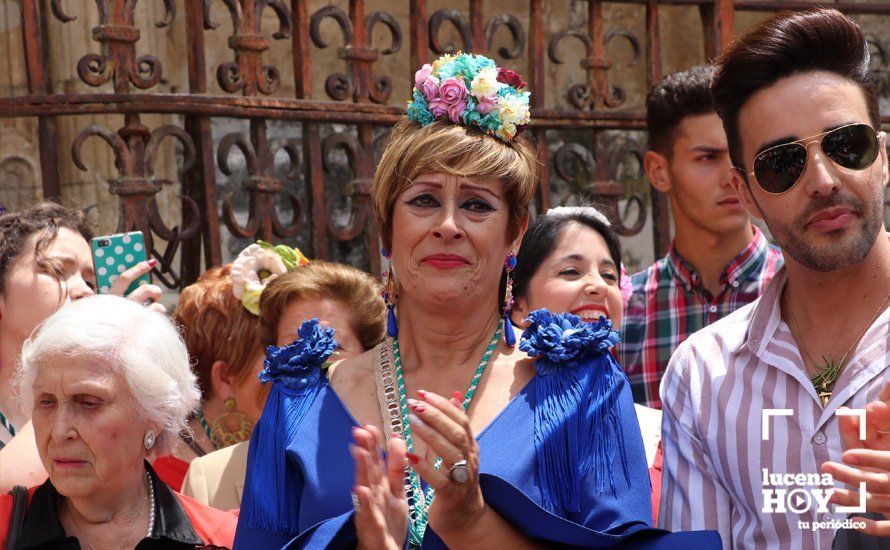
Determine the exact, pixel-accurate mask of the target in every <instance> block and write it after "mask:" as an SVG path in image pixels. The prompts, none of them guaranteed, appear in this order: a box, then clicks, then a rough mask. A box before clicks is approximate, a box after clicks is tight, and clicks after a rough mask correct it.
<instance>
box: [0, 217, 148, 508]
mask: <svg viewBox="0 0 890 550" xmlns="http://www.w3.org/2000/svg"><path fill="white" fill-rule="evenodd" d="M91 237H92V231H91V229H90V226H89V223H88V222H87V220H86V218H85V216H84V214H83V213H82V212H81V211H80V210H77V209H74V208H68V207H64V206H61V205H59V204H56V203H52V202H40V203H37V204H35V205H33V206H31V207H30V208H27V209H25V210H22V211H20V212H8V213H6V214H3V215H2V216H0V491H3V492H5V491H6V490H8V489H9V488H10V487H12V486H14V485H24V486H31V485H34V484H36V483H40V482H42V481H43V480H44V479H45V478H46V472H45V471H44V469H43V466H42V465H41V463H40V459H39V457H38V456H37V447H36V444H35V441H34V432H33V429H32V428H31V425H30V422H29V418H28V416H27V415H26V414H25V413H24V412H22V411H21V409H20V407H19V403H18V402H17V400H16V399H15V398H14V396H13V395H12V383H11V378H12V376H13V374H14V373H15V370H16V369H15V367H16V364H17V363H18V356H19V353H20V351H21V349H22V344H23V343H24V342H25V340H26V339H27V338H28V336H30V334H31V332H32V331H33V330H34V328H35V327H37V325H39V324H40V323H42V322H43V320H44V319H46V318H47V317H49V316H50V315H52V314H53V313H54V312H55V311H56V310H57V309H58V308H59V307H61V306H63V305H65V304H67V303H69V302H74V301H76V300H79V299H81V298H84V297H86V296H92V295H93V294H95V293H96V276H95V272H94V270H93V260H92V255H91V252H90V244H89V240H90V238H91ZM155 262H156V260H149V261H147V262H140V263H139V264H137V265H136V266H134V267H132V268H130V269H128V270H126V271H124V272H123V273H121V274H120V276H119V278H118V279H117V280H116V281H115V283H114V285H112V286H111V288H110V290H109V293H110V294H117V295H123V294H124V291H125V290H126V289H127V288H128V287H129V286H130V284H131V283H132V282H133V281H135V280H136V279H138V278H139V277H140V276H142V275H144V274H146V273H148V272H149V271H151V269H152V268H153V267H154V265H155ZM160 296H161V289H160V288H159V287H157V286H155V285H142V286H140V287H139V288H138V289H137V290H135V291H134V292H132V293H131V294H130V295H129V296H128V298H130V299H132V300H133V301H136V302H139V303H145V302H153V303H152V304H151V306H150V307H152V308H153V309H158V310H161V311H163V310H164V307H163V306H162V305H161V304H159V303H157V300H158V299H159V298H160Z"/></svg>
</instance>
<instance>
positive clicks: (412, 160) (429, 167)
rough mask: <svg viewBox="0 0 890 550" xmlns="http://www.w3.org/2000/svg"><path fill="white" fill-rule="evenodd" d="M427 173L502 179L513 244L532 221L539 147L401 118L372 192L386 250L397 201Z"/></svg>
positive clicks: (519, 138)
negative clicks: (523, 224) (527, 222)
mask: <svg viewBox="0 0 890 550" xmlns="http://www.w3.org/2000/svg"><path fill="white" fill-rule="evenodd" d="M424 172H444V173H447V174H453V175H456V176H461V177H465V178H472V179H497V180H500V181H501V182H502V183H503V185H504V198H505V200H506V202H507V204H508V205H509V208H510V221H509V225H508V230H507V233H508V234H507V237H508V238H509V239H513V238H515V237H516V235H517V234H518V232H519V228H520V227H521V226H522V223H523V221H524V220H525V219H526V217H527V216H528V205H529V203H530V202H531V200H532V198H533V197H534V195H535V191H536V190H537V185H538V160H537V158H536V153H535V146H534V145H533V144H532V142H531V140H530V139H529V138H528V136H527V135H526V134H520V135H518V136H516V138H514V140H513V141H512V142H510V143H506V142H504V141H501V140H500V139H498V138H496V137H493V136H489V135H486V134H484V133H482V132H481V131H479V130H477V129H475V128H470V127H467V126H463V125H460V124H452V123H450V122H444V121H437V122H433V123H432V124H429V125H427V126H424V127H420V126H418V125H417V124H414V123H412V122H411V121H409V120H408V119H407V118H402V119H401V120H400V121H399V122H398V123H397V124H396V126H395V128H394V129H393V132H392V136H391V137H390V140H389V144H388V145H387V147H386V150H385V151H384V152H383V158H381V159H380V164H379V165H378V166H377V172H376V173H375V175H374V184H373V186H372V188H371V201H372V204H373V206H374V215H375V217H376V219H377V224H378V226H379V227H380V233H381V236H382V238H383V244H384V247H385V248H387V249H389V248H391V246H392V210H393V207H394V206H395V203H396V199H397V198H398V196H399V195H401V194H402V192H404V191H405V189H407V188H408V186H409V185H411V183H412V182H413V181H414V179H415V178H417V176H419V175H420V174H423V173H424Z"/></svg>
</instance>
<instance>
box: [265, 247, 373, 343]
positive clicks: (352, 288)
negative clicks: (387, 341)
mask: <svg viewBox="0 0 890 550" xmlns="http://www.w3.org/2000/svg"><path fill="white" fill-rule="evenodd" d="M381 291H382V287H381V286H380V283H379V282H377V280H376V279H374V278H373V277H372V276H371V275H369V274H368V273H365V272H364V271H361V270H358V269H356V268H354V267H351V266H348V265H343V264H336V263H330V262H325V261H321V260H313V261H311V262H309V263H308V264H307V265H304V266H301V267H298V268H297V269H295V270H293V271H290V272H288V273H285V274H283V275H279V276H278V277H276V278H275V279H274V280H272V281H271V282H270V283H269V285H268V286H267V287H266V288H265V289H264V290H263V293H262V295H261V296H260V339H259V340H260V342H261V343H262V344H263V345H266V346H272V345H275V344H276V343H277V340H278V324H279V323H280V322H281V316H282V314H283V313H284V310H285V308H287V306H288V304H291V303H292V302H295V301H297V300H304V299H321V298H327V299H328V300H333V301H335V302H339V303H341V304H343V306H345V307H348V308H349V310H350V313H351V316H350V324H351V326H352V330H353V331H354V332H355V334H356V336H357V337H358V340H359V342H361V344H362V348H363V349H364V350H369V349H371V348H373V347H374V346H376V345H377V344H379V343H380V342H381V341H382V340H383V336H384V334H385V332H386V305H385V304H384V303H383V298H382V296H381ZM322 320H324V319H322ZM336 337H337V335H336V334H335V335H334V338H335V339H336Z"/></svg>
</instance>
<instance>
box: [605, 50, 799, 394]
mask: <svg viewBox="0 0 890 550" xmlns="http://www.w3.org/2000/svg"><path fill="white" fill-rule="evenodd" d="M712 74H713V68H712V67H704V66H700V67H694V68H692V69H689V70H687V71H683V72H679V73H674V74H672V75H669V76H667V77H665V78H664V79H663V80H662V81H661V82H659V83H658V84H656V85H655V87H654V88H653V89H652V91H651V92H650V93H649V96H648V98H647V101H646V119H647V124H648V126H649V147H650V149H651V150H650V151H648V152H647V153H646V156H645V158H644V166H645V169H646V175H647V176H648V178H649V182H650V183H651V184H652V186H653V187H654V188H655V189H657V190H659V191H661V192H663V193H665V194H666V195H667V196H668V198H669V199H670V203H671V213H672V215H673V220H674V242H673V245H672V246H671V249H670V251H669V252H668V254H667V256H665V257H664V258H661V259H660V260H658V261H657V262H655V264H653V265H652V266H650V267H649V268H648V269H645V270H643V271H641V272H639V273H637V274H636V275H634V276H633V277H632V281H633V287H634V294H633V296H632V297H631V299H630V302H629V303H628V305H627V310H626V312H625V317H624V324H623V325H622V327H621V328H622V331H621V332H622V334H621V344H620V345H619V346H618V354H619V359H620V362H621V365H622V366H623V367H624V369H625V370H626V371H627V375H628V378H629V379H630V382H631V387H632V389H633V394H634V400H635V401H636V402H637V403H640V404H643V405H647V406H649V407H654V408H657V409H660V408H661V400H660V399H659V396H658V387H659V384H660V382H661V377H662V375H663V374H664V371H665V369H666V368H667V364H668V361H669V360H670V358H671V355H672V354H673V353H674V350H675V349H677V346H679V345H680V344H681V343H682V342H683V341H684V340H686V338H687V337H688V336H689V335H691V334H692V333H694V332H695V331H697V330H699V329H701V328H702V327H705V326H707V325H709V324H711V323H713V322H714V321H716V320H718V319H720V318H722V317H724V316H726V315H728V314H729V313H731V312H733V311H735V310H736V309H738V308H740V307H742V306H744V305H746V304H748V303H750V302H752V301H754V300H755V299H756V298H757V297H758V296H760V293H761V291H762V290H763V288H764V287H765V286H766V283H768V282H769V280H770V279H771V278H772V276H773V274H774V273H775V272H776V271H777V270H778V268H779V267H780V266H781V263H782V256H781V252H780V251H779V250H778V249H777V248H776V247H774V246H772V245H770V244H769V243H768V242H767V240H766V238H765V237H764V236H763V235H762V234H761V232H760V230H758V229H757V228H756V227H754V226H753V225H752V224H751V221H750V219H749V217H748V214H747V213H746V212H745V210H744V208H742V205H741V204H740V203H739V200H738V198H737V197H736V194H735V192H734V191H733V189H732V187H731V185H730V172H731V169H732V165H731V163H730V160H729V152H728V150H727V143H726V134H725V133H724V131H723V124H722V123H721V122H720V118H719V117H718V116H717V113H716V112H715V110H714V104H713V101H712V100H711V93H710V89H709V86H710V82H711V76H712Z"/></svg>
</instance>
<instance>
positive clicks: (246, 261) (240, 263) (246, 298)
mask: <svg viewBox="0 0 890 550" xmlns="http://www.w3.org/2000/svg"><path fill="white" fill-rule="evenodd" d="M308 263H309V258H307V257H306V256H304V255H303V253H302V252H300V250H299V249H297V248H291V247H289V246H287V245H284V244H279V245H275V246H273V245H271V244H269V243H267V242H263V241H257V242H256V243H254V244H252V245H250V246H248V247H247V248H245V249H244V250H242V251H241V254H238V257H237V258H236V259H235V261H234V262H232V272H231V275H230V276H229V277H230V279H231V280H232V293H233V294H234V295H235V297H236V298H238V299H240V300H241V303H242V304H243V305H244V307H245V308H246V309H247V311H249V312H251V313H253V314H254V315H259V314H260V295H262V293H263V290H264V289H265V288H266V285H267V284H269V283H270V282H271V281H273V280H274V279H275V278H276V277H278V276H279V275H283V274H284V273H287V272H288V271H292V270H294V269H296V268H297V267H299V266H301V265H306V264H308Z"/></svg>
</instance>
